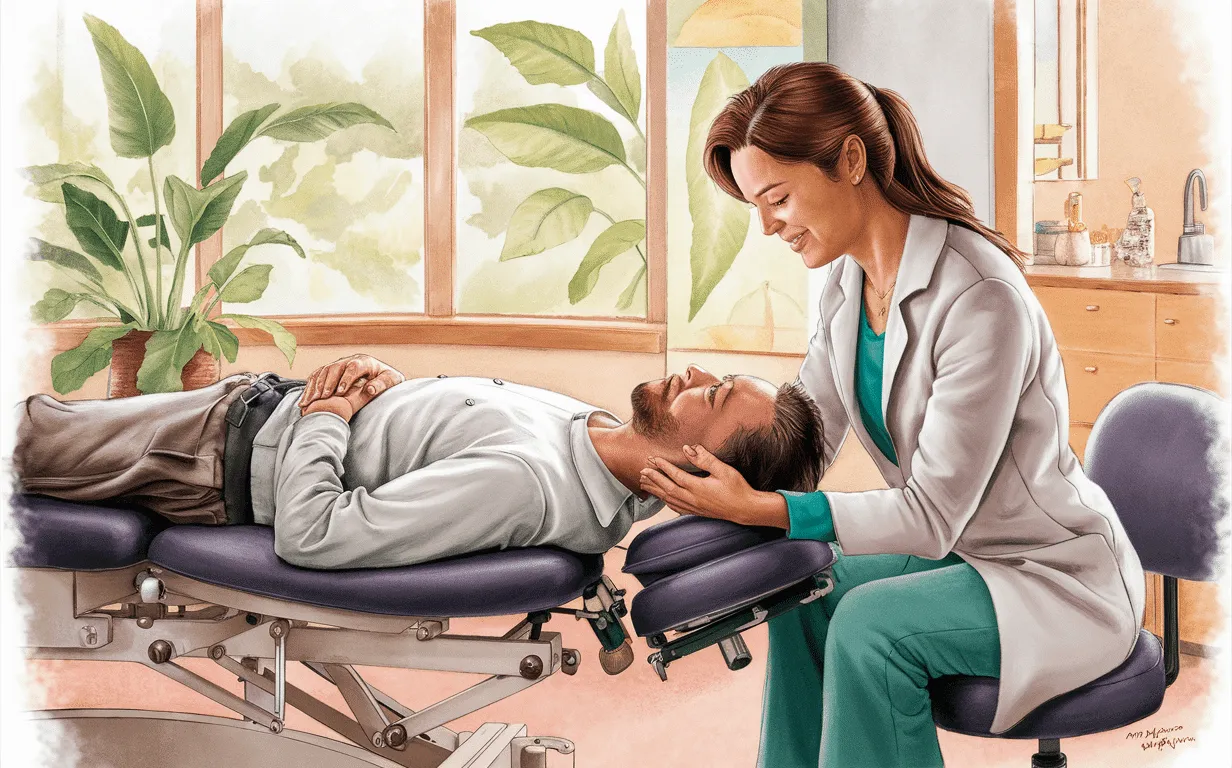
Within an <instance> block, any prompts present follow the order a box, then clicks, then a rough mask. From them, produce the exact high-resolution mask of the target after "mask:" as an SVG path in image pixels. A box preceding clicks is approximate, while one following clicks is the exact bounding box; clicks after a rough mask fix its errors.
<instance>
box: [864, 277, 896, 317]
mask: <svg viewBox="0 0 1232 768" xmlns="http://www.w3.org/2000/svg"><path fill="white" fill-rule="evenodd" d="M897 282H898V278H897V277H896V278H894V279H893V280H892V281H891V282H890V287H889V288H886V289H885V291H884V292H881V291H878V290H877V286H875V285H873V282H872V281H871V280H869V279H868V276H867V275H866V276H865V278H864V284H865V285H867V286H868V287H869V289H870V290H871V291H872V292H873V295H874V296H876V297H877V300H878V301H885V300H886V297H887V296H889V295H890V291H893V290H894V284H895V283H897ZM889 310H890V305H889V303H887V304H886V305H885V306H884V307H881V308H880V309H878V310H877V316H878V317H885V316H886V313H887V312H889Z"/></svg>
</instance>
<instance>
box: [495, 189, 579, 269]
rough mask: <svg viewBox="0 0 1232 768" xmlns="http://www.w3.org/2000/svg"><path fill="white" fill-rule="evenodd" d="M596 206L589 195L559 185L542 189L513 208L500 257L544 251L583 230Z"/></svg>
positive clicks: (528, 254) (508, 257) (514, 257)
mask: <svg viewBox="0 0 1232 768" xmlns="http://www.w3.org/2000/svg"><path fill="white" fill-rule="evenodd" d="M594 209H595V206H594V204H593V203H591V201H590V198H589V197H587V196H586V195H579V194H578V193H576V192H572V191H570V190H567V189H561V188H560V187H551V188H550V189H541V190H539V191H538V192H535V193H534V194H532V195H531V196H530V197H528V198H526V199H525V200H523V201H522V202H521V203H520V204H519V205H518V207H517V208H516V209H514V211H513V217H512V218H511V219H510V220H509V228H508V229H507V230H506V231H505V246H504V248H502V249H501V255H500V260H501V261H508V260H510V259H517V258H521V257H522V256H531V255H534V254H536V253H543V252H544V251H546V250H548V249H549V248H555V247H556V246H558V245H560V244H562V243H567V242H569V241H570V240H572V239H573V238H575V237H577V236H578V235H580V234H581V233H582V229H583V227H585V226H586V221H587V220H588V219H589V218H590V214H591V212H592V211H594Z"/></svg>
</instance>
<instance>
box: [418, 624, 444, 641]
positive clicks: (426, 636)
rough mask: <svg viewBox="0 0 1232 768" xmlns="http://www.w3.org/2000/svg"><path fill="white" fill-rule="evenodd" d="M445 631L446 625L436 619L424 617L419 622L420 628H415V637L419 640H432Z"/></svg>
mask: <svg viewBox="0 0 1232 768" xmlns="http://www.w3.org/2000/svg"><path fill="white" fill-rule="evenodd" d="M444 631H445V625H444V624H442V623H441V622H439V621H437V620H436V619H424V620H423V621H421V622H419V628H418V629H417V630H415V637H416V638H418V639H419V640H431V639H432V638H434V637H438V636H439V635H440V634H441V633H442V632H444Z"/></svg>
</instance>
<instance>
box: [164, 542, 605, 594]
mask: <svg viewBox="0 0 1232 768" xmlns="http://www.w3.org/2000/svg"><path fill="white" fill-rule="evenodd" d="M150 561H151V562H154V563H156V564H158V565H160V566H162V567H163V568H166V569H168V570H170V571H174V572H175V573H178V574H181V575H183V576H187V577H189V578H192V579H197V580H198V581H203V582H206V583H208V584H213V585H217V586H221V587H230V588H233V589H238V590H242V591H244V592H251V593H253V594H257V595H264V596H266V597H273V598H278V599H281V600H290V601H294V602H297V603H307V604H310V605H317V606H322V607H327V608H340V609H343V610H350V611H361V612H365V613H377V614H384V615H390V616H442V617H449V616H504V615H510V614H518V613H528V612H531V611H540V610H546V609H548V608H555V607H557V606H560V605H563V604H565V603H567V602H569V601H570V600H574V599H575V598H577V597H580V596H581V594H582V590H583V589H585V588H586V586H587V585H589V584H592V583H594V582H596V581H598V580H599V579H600V578H601V577H602V574H603V556H602V555H579V554H576V553H573V552H566V551H565V550H562V549H556V548H554V547H534V548H527V549H506V550H502V551H499V552H483V553H478V554H471V555H462V556H459V557H454V558H449V559H447V560H438V561H436V562H432V563H423V564H420V565H413V566H408V567H405V568H364V569H348V570H329V571H318V570H312V569H308V568H299V567H296V566H294V565H290V564H288V563H286V562H285V561H283V560H280V559H279V558H278V556H277V555H275V554H274V529H273V528H270V527H267V526H262V525H234V526H225V527H224V526H200V525H177V526H173V527H171V528H168V529H167V530H166V531H164V532H162V533H161V534H159V535H158V537H156V538H155V540H154V543H153V544H151V545H150Z"/></svg>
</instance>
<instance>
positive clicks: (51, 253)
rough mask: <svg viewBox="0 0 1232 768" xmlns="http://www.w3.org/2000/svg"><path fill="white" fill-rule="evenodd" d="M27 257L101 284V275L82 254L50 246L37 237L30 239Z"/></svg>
mask: <svg viewBox="0 0 1232 768" xmlns="http://www.w3.org/2000/svg"><path fill="white" fill-rule="evenodd" d="M27 256H28V257H29V259H30V261H46V262H50V263H52V264H55V265H56V266H59V267H64V268H65V269H71V270H74V271H76V272H80V273H81V274H83V275H85V276H86V278H87V279H89V280H90V281H91V282H94V283H101V282H103V274H102V273H101V272H99V271H98V267H96V266H94V263H93V262H92V261H90V260H89V259H87V258H86V257H85V256H84V255H83V254H80V253H77V251H70V250H69V249H68V248H61V247H60V246H58V245H52V244H51V243H49V242H47V241H46V240H40V239H39V238H37V237H32V238H30V248H29V250H28V251H27Z"/></svg>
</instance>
